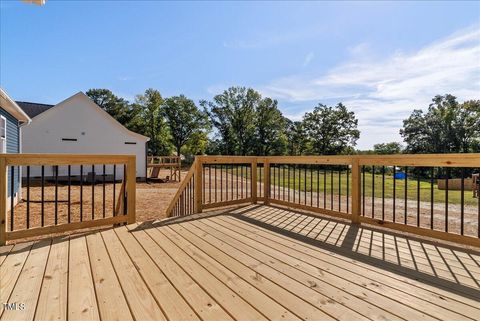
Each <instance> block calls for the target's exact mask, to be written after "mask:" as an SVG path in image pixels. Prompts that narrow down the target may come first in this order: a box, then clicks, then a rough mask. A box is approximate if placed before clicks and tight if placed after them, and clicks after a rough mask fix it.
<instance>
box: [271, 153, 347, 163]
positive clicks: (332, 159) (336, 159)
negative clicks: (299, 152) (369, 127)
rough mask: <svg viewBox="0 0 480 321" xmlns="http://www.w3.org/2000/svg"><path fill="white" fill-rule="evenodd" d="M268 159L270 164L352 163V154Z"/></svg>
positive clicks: (273, 157)
mask: <svg viewBox="0 0 480 321" xmlns="http://www.w3.org/2000/svg"><path fill="white" fill-rule="evenodd" d="M265 159H266V161H267V162H269V163H270V164H317V165H324V164H332V165H350V164H352V156H343V155H342V156H337V155H332V156H267V157H265Z"/></svg>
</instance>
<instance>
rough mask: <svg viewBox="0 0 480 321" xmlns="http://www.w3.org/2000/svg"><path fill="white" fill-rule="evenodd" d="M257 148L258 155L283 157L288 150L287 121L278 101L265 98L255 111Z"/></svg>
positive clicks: (255, 147) (255, 141)
mask: <svg viewBox="0 0 480 321" xmlns="http://www.w3.org/2000/svg"><path fill="white" fill-rule="evenodd" d="M254 122H255V140H254V143H255V146H254V148H253V150H254V151H255V150H256V154H257V155H282V154H284V153H285V149H286V141H287V139H286V137H285V126H286V121H285V117H283V115H282V112H281V111H280V110H279V109H278V103H277V101H276V100H272V99H270V98H264V99H262V100H260V101H259V103H258V106H257V108H256V111H255V118H254Z"/></svg>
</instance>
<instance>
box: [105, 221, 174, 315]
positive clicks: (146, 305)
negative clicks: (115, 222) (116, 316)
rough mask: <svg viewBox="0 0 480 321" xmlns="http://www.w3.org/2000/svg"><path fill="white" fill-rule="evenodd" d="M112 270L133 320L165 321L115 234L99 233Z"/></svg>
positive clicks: (112, 232) (109, 232)
mask: <svg viewBox="0 0 480 321" xmlns="http://www.w3.org/2000/svg"><path fill="white" fill-rule="evenodd" d="M101 235H102V238H103V242H104V243H105V246H106V248H107V251H108V254H109V256H110V260H111V261H112V264H113V268H114V269H115V272H116V274H117V276H118V279H119V281H120V285H121V286H122V289H123V292H124V294H125V298H126V299H127V301H128V305H129V307H130V310H131V312H132V314H133V317H134V319H135V320H152V321H154V320H158V321H160V320H165V321H166V320H167V319H166V318H165V315H164V314H163V312H162V310H161V309H160V307H159V306H158V304H157V302H156V301H155V298H154V297H153V296H152V294H151V293H150V291H149V289H148V287H147V286H146V284H145V282H144V281H143V280H142V278H141V277H140V274H139V273H138V271H137V269H136V267H135V265H134V264H133V263H132V261H131V260H130V257H129V256H128V254H127V252H126V251H125V249H124V248H123V246H122V244H121V243H120V240H119V239H118V237H117V236H116V234H115V232H114V231H113V230H112V229H110V230H107V231H104V232H101Z"/></svg>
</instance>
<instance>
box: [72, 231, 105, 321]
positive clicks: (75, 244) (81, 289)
mask: <svg viewBox="0 0 480 321" xmlns="http://www.w3.org/2000/svg"><path fill="white" fill-rule="evenodd" d="M68 268H69V276H68V319H69V320H100V315H99V313H98V306H97V299H96V295H95V287H94V285H93V278H92V272H91V269H90V258H89V254H88V250H87V243H86V240H85V237H84V236H81V237H75V238H70V248H69V262H68ZM99 302H101V303H102V304H103V303H104V301H100V300H99Z"/></svg>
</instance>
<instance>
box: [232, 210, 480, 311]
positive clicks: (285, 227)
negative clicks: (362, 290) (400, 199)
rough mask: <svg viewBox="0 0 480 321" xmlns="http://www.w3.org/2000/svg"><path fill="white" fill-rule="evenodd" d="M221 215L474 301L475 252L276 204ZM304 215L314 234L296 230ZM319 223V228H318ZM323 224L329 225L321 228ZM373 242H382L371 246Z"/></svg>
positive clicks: (479, 284)
mask: <svg viewBox="0 0 480 321" xmlns="http://www.w3.org/2000/svg"><path fill="white" fill-rule="evenodd" d="M225 215H229V216H231V217H233V218H235V219H238V220H242V221H245V222H247V223H250V224H254V225H256V226H259V227H262V228H265V229H267V230H270V231H272V232H275V233H278V234H281V235H284V236H287V237H289V238H293V239H295V240H298V241H301V242H303V243H307V244H309V245H312V246H315V247H318V248H322V249H325V250H328V251H331V252H333V253H338V254H340V255H342V256H345V257H347V258H350V259H353V260H357V261H360V262H363V263H366V264H369V265H372V266H375V267H377V268H381V269H384V270H386V271H389V272H393V273H396V274H401V275H402V276H406V277H408V278H410V279H413V280H416V281H420V282H423V283H425V284H429V285H431V286H435V287H438V288H442V289H444V290H446V291H449V292H453V293H457V294H459V295H461V296H466V297H469V298H471V299H473V300H477V301H480V279H479V276H478V273H476V274H475V273H472V271H471V270H477V271H478V270H479V268H480V252H477V251H474V250H469V249H465V248H462V247H457V246H454V245H447V244H444V243H438V242H434V241H430V240H426V239H422V238H417V237H414V236H410V235H408V236H407V235H405V234H401V233H396V232H392V231H388V230H385V229H379V228H375V227H371V226H368V225H356V224H351V223H350V222H347V221H344V220H340V219H336V218H331V217H326V216H319V215H316V214H314V215H312V214H309V213H305V212H300V211H295V210H291V209H285V208H283V207H277V206H259V205H252V206H246V207H243V208H242V209H240V210H238V209H237V210H233V211H228V212H226V213H225ZM305 217H309V219H308V221H309V222H310V225H312V226H313V225H315V226H316V228H317V230H316V231H315V232H313V231H312V230H309V229H306V228H305V226H303V227H302V225H301V224H302V222H304V221H305V220H307V219H305ZM315 220H317V221H318V222H315ZM287 223H288V224H287ZM315 223H316V224H315ZM319 223H321V224H322V225H323V228H319ZM327 226H330V227H329V228H328V229H327V228H326V227H327ZM320 236H322V237H320ZM374 239H376V240H377V241H378V239H382V240H384V242H383V243H380V244H378V242H376V244H374V243H375V242H374ZM392 252H393V253H396V255H397V259H398V260H397V262H394V260H392ZM446 254H448V259H447V258H446ZM405 257H409V258H410V262H409V264H405V260H404V259H405ZM465 261H469V264H470V266H472V265H473V267H474V269H471V268H469V266H468V265H466V264H465ZM459 271H461V272H462V273H461V275H459V273H458V272H459ZM440 272H441V273H440ZM474 274H475V275H474Z"/></svg>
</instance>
